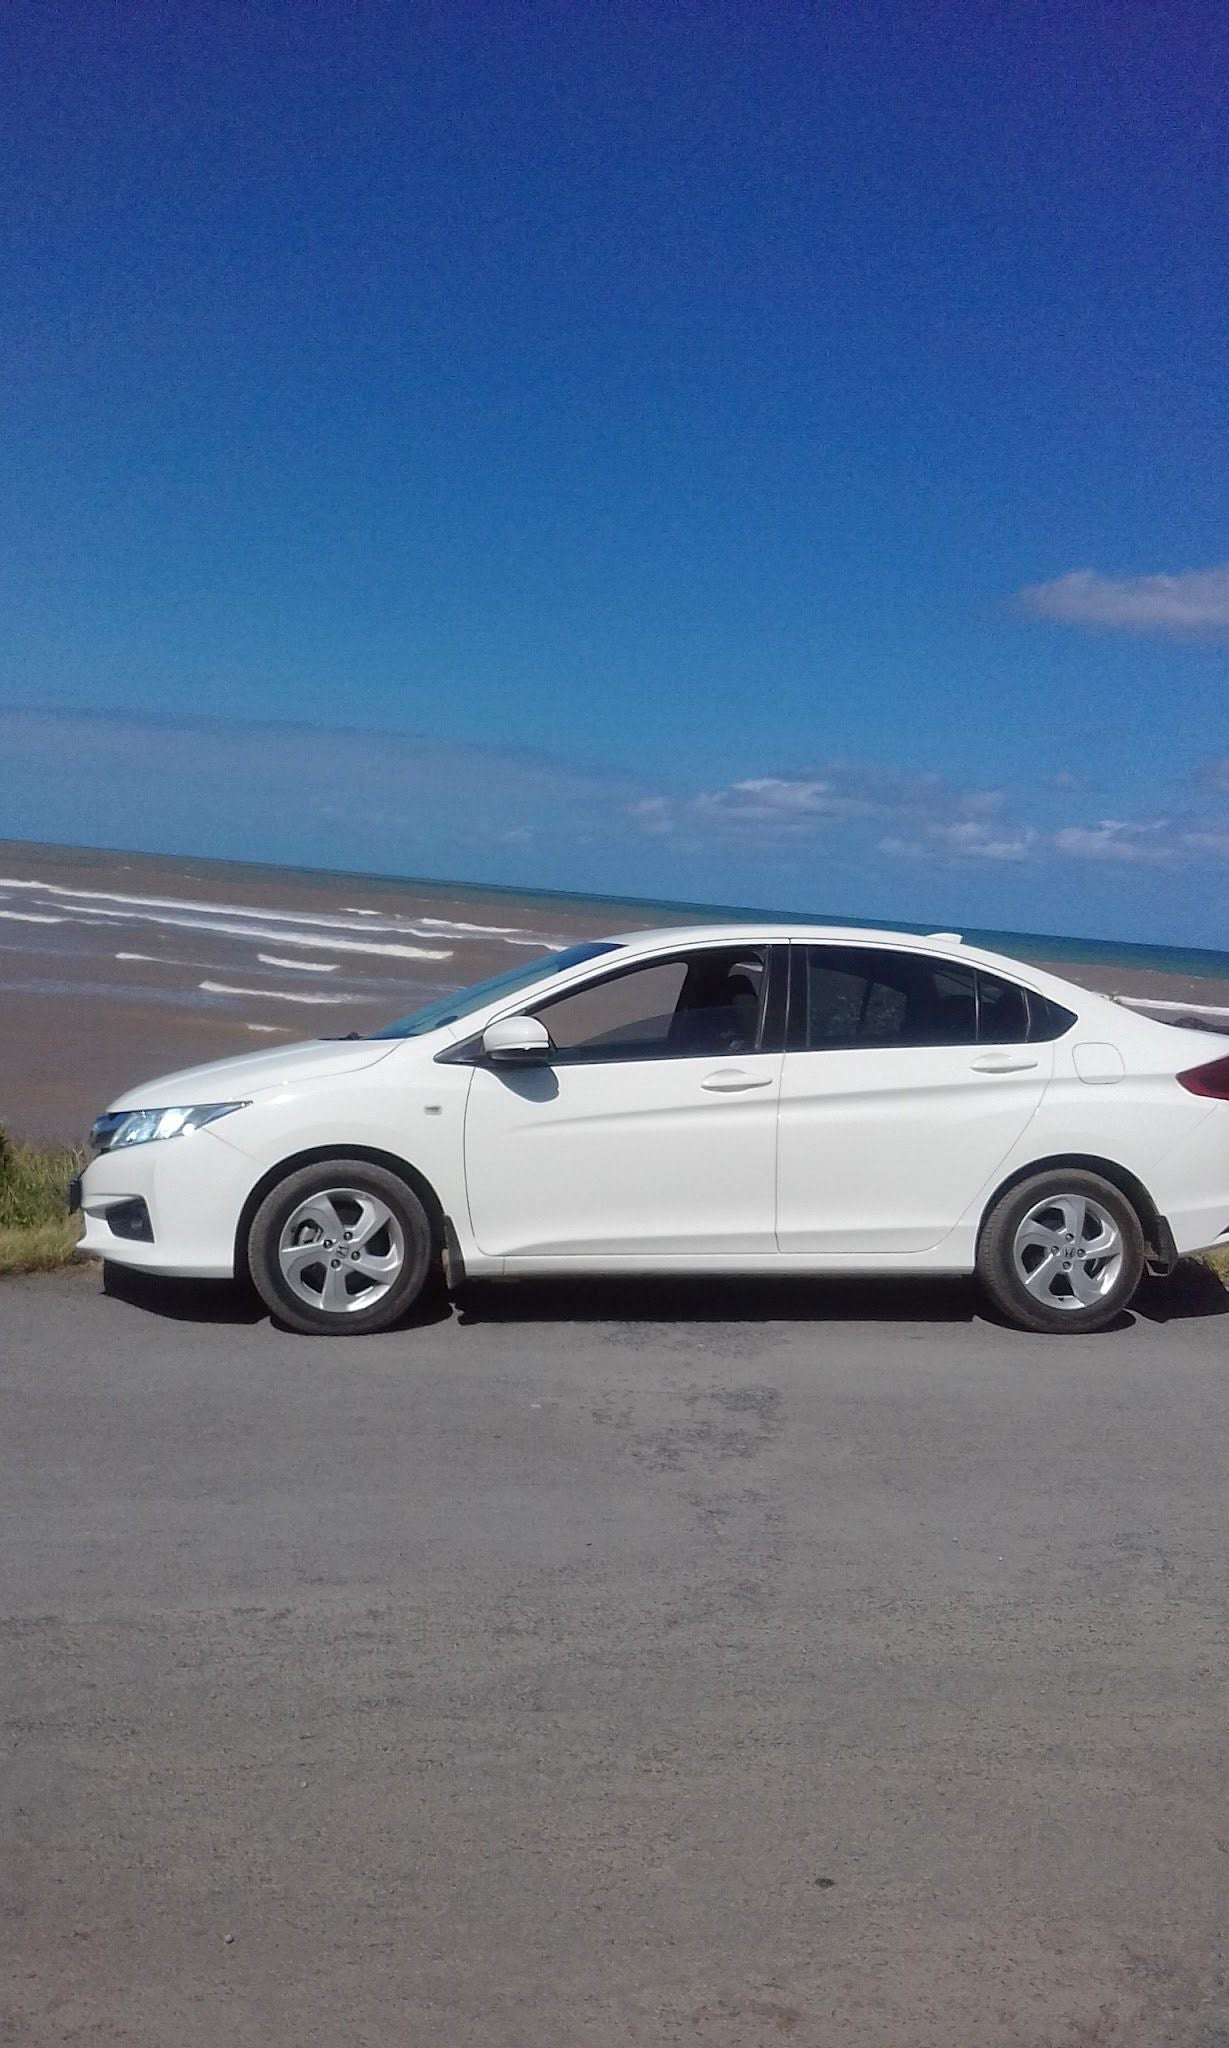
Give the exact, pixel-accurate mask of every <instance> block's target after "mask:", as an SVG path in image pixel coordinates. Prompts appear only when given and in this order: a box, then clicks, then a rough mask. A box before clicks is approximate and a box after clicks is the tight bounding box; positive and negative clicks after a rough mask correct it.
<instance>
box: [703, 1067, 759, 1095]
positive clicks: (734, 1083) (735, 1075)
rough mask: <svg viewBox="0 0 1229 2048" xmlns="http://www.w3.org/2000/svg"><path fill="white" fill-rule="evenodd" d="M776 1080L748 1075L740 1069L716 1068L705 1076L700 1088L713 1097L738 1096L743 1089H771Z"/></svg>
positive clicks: (757, 1075)
mask: <svg viewBox="0 0 1229 2048" xmlns="http://www.w3.org/2000/svg"><path fill="white" fill-rule="evenodd" d="M775 1079H776V1076H775V1075H774V1074H748V1073H746V1072H744V1070H743V1068H741V1067H718V1069H717V1071H716V1073H715V1074H706V1075H705V1076H704V1079H703V1080H702V1081H701V1083H700V1086H701V1088H708V1089H709V1090H711V1092H712V1093H713V1094H714V1095H740V1094H741V1093H742V1092H743V1090H744V1089H745V1088H771V1087H772V1084H773V1081H774V1080H775Z"/></svg>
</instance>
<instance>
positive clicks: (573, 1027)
mask: <svg viewBox="0 0 1229 2048" xmlns="http://www.w3.org/2000/svg"><path fill="white" fill-rule="evenodd" d="M766 981H767V950H766V948H764V947H762V946H722V947H713V948H711V949H709V950H708V951H706V952H703V953H686V954H677V955H675V956H674V957H673V958H672V959H668V960H650V961H646V962H645V963H644V964H643V965H642V966H639V967H629V968H627V969H625V970H624V972H623V973H621V974H612V975H607V976H606V977H604V978H603V979H602V980H601V981H597V982H589V983H587V984H586V986H585V987H584V988H579V989H574V990H571V991H569V992H568V993H567V994H566V995H561V996H554V997H552V998H551V999H550V1000H549V1001H547V1002H544V1003H540V1004H539V1005H538V1006H537V1007H536V1008H535V1009H534V1010H533V1011H531V1012H530V1014H531V1015H532V1016H535V1017H537V1018H538V1019H539V1020H540V1021H541V1022H542V1023H543V1024H545V1026H546V1028H547V1030H548V1031H549V1033H550V1036H551V1044H552V1046H553V1047H554V1053H553V1055H552V1058H553V1059H557V1060H559V1061H561V1062H564V1063H568V1062H570V1063H573V1064H577V1063H582V1062H588V1061H596V1060H603V1061H605V1060H638V1059H639V1060H644V1059H685V1058H719V1057H722V1056H725V1055H727V1054H739V1053H748V1052H753V1051H754V1050H755V1049H756V1046H757V1044H758V1043H759V1036H760V1015H761V1011H762V1008H763V999H764V994H765V985H766Z"/></svg>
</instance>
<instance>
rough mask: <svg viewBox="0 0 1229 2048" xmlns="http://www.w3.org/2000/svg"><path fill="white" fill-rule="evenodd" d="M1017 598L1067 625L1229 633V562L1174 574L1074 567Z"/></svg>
mask: <svg viewBox="0 0 1229 2048" xmlns="http://www.w3.org/2000/svg"><path fill="white" fill-rule="evenodd" d="M1017 603H1019V604H1020V605H1022V606H1023V607H1024V609H1025V610H1026V611H1029V612H1033V613H1035V614H1036V615H1037V616H1038V617H1039V618H1045V619H1060V620H1061V621H1062V622H1063V623H1064V624H1065V625H1070V626H1092V627H1100V628H1103V629H1105V630H1108V631H1111V632H1124V633H1168V634H1171V635H1174V636H1176V637H1178V638H1182V637H1185V636H1187V635H1192V634H1205V633H1212V634H1220V633H1225V632H1229V562H1224V563H1222V564H1221V565H1220V566H1219V567H1218V568H1215V569H1187V570H1184V571H1183V572H1182V573H1181V574H1179V575H1176V576H1125V577H1113V576H1100V575H1098V574H1097V571H1096V570H1095V569H1073V570H1072V571H1071V572H1070V574H1069V575H1066V576H1057V577H1055V579H1054V580H1053V582H1051V583H1034V584H1032V585H1031V586H1030V587H1029V588H1028V589H1027V590H1022V591H1021V592H1020V594H1019V597H1018V599H1017Z"/></svg>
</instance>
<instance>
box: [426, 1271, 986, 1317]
mask: <svg viewBox="0 0 1229 2048" xmlns="http://www.w3.org/2000/svg"><path fill="white" fill-rule="evenodd" d="M456 1307H457V1318H458V1321H459V1322H461V1323H462V1324H478V1323H606V1322H609V1323H829V1322H831V1323H839V1322H854V1323H863V1322H884V1323H970V1322H972V1321H973V1318H974V1317H975V1316H976V1315H978V1314H979V1313H980V1307H981V1304H980V1302H979V1300H978V1297H977V1293H976V1291H975V1289H974V1287H973V1283H972V1282H971V1281H969V1280H964V1279H935V1280H930V1281H919V1280H915V1279H913V1278H911V1277H907V1278H904V1279H898V1278H896V1277H894V1276H892V1277H888V1276H883V1275H880V1276H878V1277H876V1278H870V1277H868V1278H866V1279H835V1278H834V1279H822V1278H821V1279H811V1278H809V1277H808V1278H806V1279H793V1278H791V1279H784V1280H778V1279H773V1278H771V1277H768V1276H765V1277H763V1278H761V1277H760V1276H758V1275H754V1276H746V1275H744V1276H743V1277H741V1278H739V1277H738V1276H736V1275H735V1276H726V1275H724V1274H723V1275H720V1276H717V1275H703V1276H700V1275H697V1276H695V1277H691V1276H680V1277H676V1276H674V1275H673V1274H671V1275H669V1276H666V1275H663V1276H661V1277H660V1278H658V1277H656V1276H648V1275H644V1274H636V1275H634V1276H633V1275H630V1274H629V1275H628V1276H627V1277H626V1278H625V1279H619V1278H614V1277H610V1276H608V1275H601V1276H599V1275H596V1274H594V1275H592V1276H591V1277H587V1278H585V1279H576V1280H566V1279H551V1280H516V1281H501V1280H470V1281H467V1282H466V1284H465V1286H464V1288H463V1289H462V1290H461V1292H460V1293H459V1294H458V1296H457V1303H456Z"/></svg>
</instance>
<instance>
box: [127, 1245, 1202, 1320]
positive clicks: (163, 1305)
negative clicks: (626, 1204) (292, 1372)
mask: <svg viewBox="0 0 1229 2048" xmlns="http://www.w3.org/2000/svg"><path fill="white" fill-rule="evenodd" d="M102 1286H103V1292H104V1294H107V1295H109V1296H111V1297H112V1298H113V1299H115V1300H119V1301H125V1302H128V1303H130V1304H131V1305H132V1306H133V1307H135V1308H139V1309H143V1310H144V1311H145V1312H146V1313H147V1314H149V1315H154V1316H159V1317H162V1318H164V1319H165V1320H166V1321H168V1322H175V1323H213V1324H217V1325H219V1326H226V1325H242V1324H246V1325H249V1326H251V1325H254V1324H256V1323H260V1322H266V1321H272V1322H273V1324H274V1327H276V1328H278V1329H282V1328H285V1325H284V1324H281V1323H279V1322H278V1321H277V1320H276V1318H270V1316H269V1312H268V1310H267V1309H266V1308H265V1306H264V1304H263V1302H262V1301H261V1300H260V1297H259V1296H258V1295H257V1293H256V1291H255V1289H254V1288H253V1287H250V1286H246V1285H244V1284H242V1283H240V1282H236V1281H230V1280H167V1279H161V1278H158V1277H156V1276H154V1275H152V1274H148V1273H138V1272H134V1271H132V1270H130V1269H128V1268H126V1267H123V1266H105V1267H104V1268H103V1279H102ZM453 1315H455V1316H456V1319H457V1322H458V1323H459V1324H460V1326H461V1327H462V1328H476V1327H478V1326H481V1325H491V1324H500V1323H503V1324H509V1325H511V1324H515V1323H844V1322H850V1323H972V1322H973V1321H975V1320H980V1321H983V1322H991V1323H996V1324H998V1325H999V1326H1000V1327H1002V1328H1010V1327H1012V1326H1011V1325H1010V1324H1008V1323H1006V1321H1005V1319H1003V1318H1001V1317H1000V1316H998V1315H997V1314H996V1313H995V1312H994V1311H993V1310H992V1309H991V1308H990V1307H989V1305H988V1304H987V1302H986V1301H985V1300H984V1299H983V1297H982V1295H981V1294H980V1292H979V1291H978V1288H977V1286H976V1284H975V1282H974V1281H973V1280H971V1279H964V1278H932V1279H914V1278H913V1277H912V1276H910V1275H906V1276H896V1275H885V1274H880V1275H868V1276H867V1277H866V1278H864V1279H848V1278H836V1277H831V1278H826V1277H822V1276H821V1277H815V1278H811V1277H807V1278H791V1279H774V1278H772V1277H771V1276H769V1275H765V1276H763V1277H761V1276H758V1275H755V1276H743V1277H741V1278H740V1277H738V1276H728V1277H727V1276H725V1275H721V1276H717V1275H703V1276H699V1275H697V1276H694V1277H691V1276H675V1275H673V1274H671V1275H662V1276H661V1277H660V1278H659V1277H655V1276H648V1275H644V1274H636V1275H630V1274H629V1275H628V1276H627V1277H626V1278H623V1279H619V1278H616V1277H611V1276H608V1275H601V1276H599V1275H597V1274H594V1275H591V1276H588V1277H586V1278H583V1279H575V1280H566V1279H551V1280H515V1281H501V1280H469V1281H466V1283H465V1284H464V1286H463V1287H462V1288H461V1289H460V1290H459V1292H458V1294H457V1295H456V1296H455V1298H450V1297H449V1296H448V1295H447V1294H446V1293H445V1292H444V1290H443V1287H442V1286H439V1287H432V1288H430V1289H429V1290H428V1292H427V1293H426V1294H425V1295H423V1296H421V1297H420V1299H419V1300H418V1301H417V1302H416V1303H415V1305H414V1308H413V1310H412V1311H411V1313H410V1314H409V1316H408V1317H407V1318H406V1319H405V1323H404V1324H403V1325H402V1327H410V1328H415V1327H417V1328H423V1327H426V1326H428V1325H430V1324H433V1323H442V1322H447V1321H448V1319H449V1317H450V1316H453ZM1223 1315H1229V1289H1227V1288H1226V1287H1225V1285H1224V1283H1223V1282H1222V1281H1220V1280H1218V1279H1217V1277H1216V1275H1215V1274H1214V1273H1213V1272H1212V1271H1211V1270H1210V1269H1209V1268H1208V1267H1207V1266H1204V1265H1201V1264H1200V1262H1199V1261H1198V1260H1196V1259H1183V1260H1182V1261H1181V1263H1180V1264H1179V1265H1178V1267H1177V1268H1176V1270H1175V1271H1174V1272H1173V1273H1171V1274H1169V1275H1167V1276H1165V1277H1163V1278H1161V1277H1155V1276H1153V1275H1151V1274H1149V1275H1147V1276H1146V1277H1145V1279H1144V1281H1143V1282H1142V1284H1141V1286H1140V1289H1139V1292H1138V1294H1137V1295H1136V1297H1135V1300H1134V1301H1133V1303H1132V1304H1131V1309H1130V1311H1129V1312H1126V1313H1124V1314H1123V1315H1121V1316H1119V1317H1117V1318H1116V1319H1115V1321H1114V1322H1113V1323H1112V1324H1110V1326H1109V1329H1108V1331H1106V1332H1104V1333H1103V1334H1105V1335H1110V1334H1112V1333H1113V1332H1114V1331H1117V1330H1126V1329H1130V1328H1131V1326H1132V1324H1133V1323H1134V1322H1135V1321H1136V1320H1137V1319H1141V1318H1142V1320H1143V1321H1145V1322H1147V1323H1154V1324H1160V1323H1172V1322H1182V1321H1186V1320H1189V1319H1193V1318H1202V1317H1206V1316H1223Z"/></svg>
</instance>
